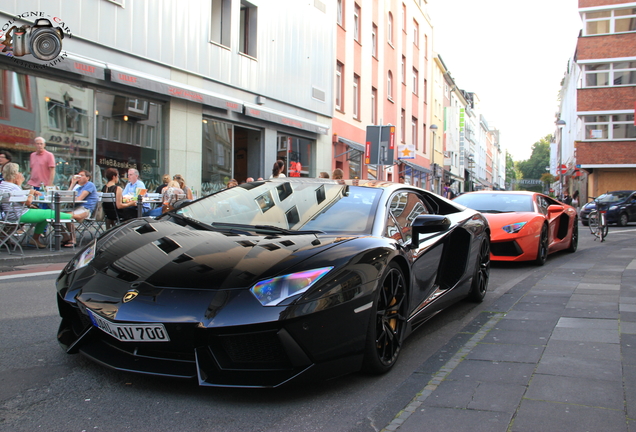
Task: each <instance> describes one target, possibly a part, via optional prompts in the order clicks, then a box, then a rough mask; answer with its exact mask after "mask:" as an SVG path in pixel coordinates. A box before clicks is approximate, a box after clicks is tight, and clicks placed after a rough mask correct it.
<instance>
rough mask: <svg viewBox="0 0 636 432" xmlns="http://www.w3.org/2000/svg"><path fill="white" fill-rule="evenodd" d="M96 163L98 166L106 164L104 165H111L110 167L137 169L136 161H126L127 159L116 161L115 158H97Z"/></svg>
mask: <svg viewBox="0 0 636 432" xmlns="http://www.w3.org/2000/svg"><path fill="white" fill-rule="evenodd" d="M97 164H98V165H100V166H106V167H112V168H123V169H126V170H127V169H130V168H133V169H137V164H136V163H132V162H128V161H125V162H124V161H118V160H116V159H108V158H101V159H99V161H98V162H97Z"/></svg>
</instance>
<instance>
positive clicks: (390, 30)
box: [386, 12, 393, 45]
mask: <svg viewBox="0 0 636 432" xmlns="http://www.w3.org/2000/svg"><path fill="white" fill-rule="evenodd" d="M386 33H387V35H386V37H387V40H388V41H389V43H390V44H391V45H393V15H392V14H391V12H389V18H388V20H387V25H386Z"/></svg>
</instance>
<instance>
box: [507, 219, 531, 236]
mask: <svg viewBox="0 0 636 432" xmlns="http://www.w3.org/2000/svg"><path fill="white" fill-rule="evenodd" d="M527 223H528V222H517V223H513V224H510V225H505V226H503V227H501V229H502V230H504V231H505V232H507V233H508V234H514V233H518V232H519V231H521V228H523V227H524V226H525V224H527Z"/></svg>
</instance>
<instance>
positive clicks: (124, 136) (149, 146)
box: [95, 92, 192, 190]
mask: <svg viewBox="0 0 636 432" xmlns="http://www.w3.org/2000/svg"><path fill="white" fill-rule="evenodd" d="M96 102H97V106H96V110H95V111H96V112H97V113H98V114H97V119H96V120H97V125H98V126H97V132H98V135H97V140H96V142H97V150H96V154H97V162H96V163H97V165H99V166H100V168H101V169H102V170H105V169H106V168H109V167H114V168H117V169H118V170H119V171H120V176H122V181H123V180H124V179H125V173H126V171H127V170H128V169H129V168H135V169H137V170H139V173H140V177H141V179H142V180H143V182H144V183H145V185H146V187H147V188H148V190H154V189H155V188H156V187H157V186H158V185H159V184H160V183H161V176H162V175H163V174H164V171H165V168H164V167H163V166H162V158H161V156H162V154H163V153H162V151H161V149H162V146H161V144H162V143H161V133H158V131H160V130H161V117H162V115H161V111H162V106H161V105H160V104H157V103H154V102H152V101H150V100H148V99H143V98H138V97H134V96H129V95H119V94H111V93H105V92H97V97H96ZM190 181H191V182H192V180H191V179H190Z"/></svg>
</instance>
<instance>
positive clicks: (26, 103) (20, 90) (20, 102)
mask: <svg viewBox="0 0 636 432" xmlns="http://www.w3.org/2000/svg"><path fill="white" fill-rule="evenodd" d="M11 103H13V106H14V107H16V108H20V109H23V110H27V111H30V110H31V91H30V88H29V77H28V76H27V75H24V74H19V73H17V72H13V86H12V88H11Z"/></svg>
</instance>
